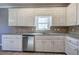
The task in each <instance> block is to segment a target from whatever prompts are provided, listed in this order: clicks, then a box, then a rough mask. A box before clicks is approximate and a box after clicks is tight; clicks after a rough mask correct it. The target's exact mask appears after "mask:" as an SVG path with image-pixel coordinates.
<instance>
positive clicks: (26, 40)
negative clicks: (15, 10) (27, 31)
mask: <svg viewBox="0 0 79 59" xmlns="http://www.w3.org/2000/svg"><path fill="white" fill-rule="evenodd" d="M23 51H34V35H23Z"/></svg>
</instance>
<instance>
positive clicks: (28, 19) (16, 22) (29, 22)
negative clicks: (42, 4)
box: [8, 7, 66, 26]
mask: <svg viewBox="0 0 79 59" xmlns="http://www.w3.org/2000/svg"><path fill="white" fill-rule="evenodd" d="M8 12H9V23H8V25H9V26H34V23H35V16H52V26H65V25H66V23H65V22H66V19H65V18H66V14H65V13H66V7H46V8H10V9H9V11H8Z"/></svg>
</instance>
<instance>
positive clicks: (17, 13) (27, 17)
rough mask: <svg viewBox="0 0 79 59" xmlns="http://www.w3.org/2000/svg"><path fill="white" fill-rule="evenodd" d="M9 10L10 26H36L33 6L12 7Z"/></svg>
mask: <svg viewBox="0 0 79 59" xmlns="http://www.w3.org/2000/svg"><path fill="white" fill-rule="evenodd" d="M8 12H9V20H8V25H9V26H34V9H33V8H11V9H9V11H8Z"/></svg>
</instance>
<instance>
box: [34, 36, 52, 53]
mask: <svg viewBox="0 0 79 59" xmlns="http://www.w3.org/2000/svg"><path fill="white" fill-rule="evenodd" d="M46 38H47V37H46V36H44V37H43V36H35V50H36V51H41V52H51V40H48V39H46Z"/></svg>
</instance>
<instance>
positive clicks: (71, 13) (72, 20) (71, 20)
mask: <svg viewBox="0 0 79 59" xmlns="http://www.w3.org/2000/svg"><path fill="white" fill-rule="evenodd" d="M72 25H76V4H75V3H72V4H70V5H69V6H68V7H67V26H72Z"/></svg>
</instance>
